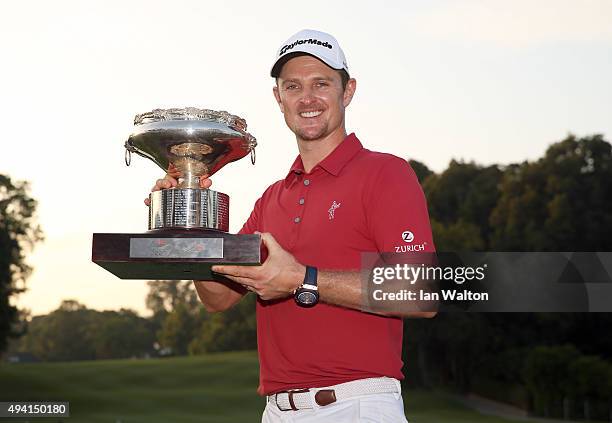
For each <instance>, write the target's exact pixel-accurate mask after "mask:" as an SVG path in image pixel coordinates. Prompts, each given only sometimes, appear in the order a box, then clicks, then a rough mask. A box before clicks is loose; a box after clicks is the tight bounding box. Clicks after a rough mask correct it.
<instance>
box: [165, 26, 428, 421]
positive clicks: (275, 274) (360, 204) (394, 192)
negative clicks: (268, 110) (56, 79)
mask: <svg viewBox="0 0 612 423" xmlns="http://www.w3.org/2000/svg"><path fill="white" fill-rule="evenodd" d="M271 76H272V77H274V78H276V86H275V87H274V88H273V92H274V97H275V99H276V101H277V103H278V105H279V107H280V110H281V112H282V113H283V115H284V118H285V123H286V124H287V126H288V127H289V129H290V130H291V131H292V132H293V133H294V134H295V137H296V140H297V145H298V150H299V156H298V157H297V158H296V159H295V161H294V163H293V165H292V166H291V169H290V171H289V173H288V174H287V176H286V178H285V179H283V180H280V181H278V182H276V183H274V184H272V185H271V186H270V187H268V189H267V190H266V191H265V192H264V194H263V195H262V197H261V198H260V199H259V200H258V201H257V202H256V204H255V207H254V210H253V212H252V213H251V216H250V217H249V219H248V220H247V222H246V223H245V225H244V227H243V228H242V230H241V233H254V232H259V233H261V234H262V239H263V242H264V244H265V246H266V247H267V249H268V257H267V259H266V260H265V262H264V263H263V264H262V265H261V266H256V267H247V266H215V267H213V270H214V271H215V272H217V273H219V274H222V275H225V276H227V278H229V279H230V280H231V281H233V282H228V283H221V282H214V281H195V286H196V289H197V292H198V295H199V296H200V299H201V301H202V303H203V304H204V306H205V308H206V309H207V310H208V311H210V312H217V311H223V310H226V309H228V308H230V307H231V306H233V305H234V304H236V303H237V302H238V301H240V300H241V299H242V297H243V296H244V295H245V293H247V291H252V292H254V293H255V294H257V295H258V301H257V332H258V350H259V359H260V363H261V366H260V367H261V369H260V385H259V389H258V392H259V393H260V394H262V395H266V396H267V400H268V402H267V406H266V409H265V411H264V415H263V420H262V421H263V422H280V421H295V422H323V421H325V422H331V421H333V422H345V421H346V422H348V421H351V422H353V421H360V422H370V421H371V422H374V421H376V422H379V421H392V422H402V421H404V422H405V421H406V419H405V416H404V411H403V402H402V398H401V394H400V384H399V380H400V379H402V378H403V375H402V373H401V367H402V364H403V363H402V361H401V350H402V320H401V317H398V316H389V315H381V314H374V313H369V312H364V311H370V310H367V309H366V307H365V305H364V304H363V300H362V296H363V292H362V291H363V288H362V281H361V278H360V273H359V271H358V270H359V269H360V267H361V253H363V252H374V253H383V252H394V251H396V247H398V246H402V245H403V246H405V245H406V243H413V242H414V243H418V244H419V245H421V246H422V248H423V249H424V250H425V251H433V248H434V246H433V242H432V237H431V230H430V226H429V217H428V214H427V207H426V203H425V199H424V196H423V193H422V190H421V188H420V186H419V184H418V181H417V179H416V177H415V175H414V172H413V171H412V169H411V168H410V166H409V165H408V163H407V162H406V161H405V160H403V159H400V158H398V157H395V156H392V155H389V154H383V153H376V152H372V151H369V150H367V149H364V148H363V147H362V145H361V143H360V141H359V140H358V139H357V137H356V136H355V134H350V135H347V133H346V129H345V109H346V107H348V106H349V104H350V103H351V100H352V98H353V95H354V93H355V89H356V81H355V79H353V78H350V77H349V73H348V65H347V63H346V59H345V56H344V53H343V51H342V50H341V49H340V46H339V45H338V42H337V40H336V39H335V38H334V37H333V36H331V35H329V34H326V33H323V32H318V31H312V30H304V31H300V32H298V33H297V34H295V35H293V36H292V37H291V38H289V40H287V41H286V42H285V43H284V44H283V45H282V46H281V47H280V49H279V51H278V54H277V58H276V61H275V63H274V65H273V67H272V70H271ZM401 141H403V140H401ZM201 184H202V187H204V188H208V187H210V184H211V181H210V180H209V179H204V180H203V181H202V183H201ZM175 185H176V180H175V179H174V178H172V177H171V176H169V175H167V176H166V178H165V179H162V180H159V181H158V182H157V184H156V186H155V187H154V190H156V189H162V188H169V187H171V186H175ZM406 233H409V234H410V236H409V237H407V236H405V234H406ZM434 314H435V313H411V314H410V316H411V317H431V316H432V315H434ZM381 419H382V420H381Z"/></svg>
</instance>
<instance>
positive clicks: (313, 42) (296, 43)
mask: <svg viewBox="0 0 612 423" xmlns="http://www.w3.org/2000/svg"><path fill="white" fill-rule="evenodd" d="M304 43H310V44H316V45H318V46H323V47H327V48H330V49H332V48H333V47H332V46H331V45H330V44H329V43H328V42H327V41H325V42H321V41H319V40H315V39H312V38H309V39H308V40H297V41H295V42H294V43H293V44H287V45H284V46H282V47H281V49H280V53H279V56H282V55H283V54H285V53H286V52H287V50H291V49H292V48H293V47H295V46H296V45H299V44H304Z"/></svg>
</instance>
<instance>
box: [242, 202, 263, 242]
mask: <svg viewBox="0 0 612 423" xmlns="http://www.w3.org/2000/svg"><path fill="white" fill-rule="evenodd" d="M262 198H263V197H262ZM261 203H262V199H261V198H259V199H258V200H257V201H256V202H255V206H254V207H253V211H251V215H250V216H249V218H248V219H247V221H246V222H245V223H244V225H243V226H242V229H240V230H239V231H238V233H239V234H252V233H255V231H260V232H261V229H260V228H261V222H260V219H261V217H260V216H261Z"/></svg>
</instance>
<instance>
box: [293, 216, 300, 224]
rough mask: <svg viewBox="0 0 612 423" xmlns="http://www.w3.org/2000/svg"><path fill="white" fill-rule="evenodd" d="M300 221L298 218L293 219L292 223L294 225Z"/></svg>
mask: <svg viewBox="0 0 612 423" xmlns="http://www.w3.org/2000/svg"><path fill="white" fill-rule="evenodd" d="M300 220H302V219H300V218H299V217H296V218H295V219H293V221H294V222H295V223H300Z"/></svg>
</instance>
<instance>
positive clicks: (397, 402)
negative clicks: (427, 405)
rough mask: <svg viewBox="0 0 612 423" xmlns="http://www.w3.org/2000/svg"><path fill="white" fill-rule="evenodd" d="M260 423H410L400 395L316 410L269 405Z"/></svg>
mask: <svg viewBox="0 0 612 423" xmlns="http://www.w3.org/2000/svg"><path fill="white" fill-rule="evenodd" d="M261 423H408V421H407V420H406V416H405V415H404V401H403V400H402V396H401V395H400V394H398V393H393V394H369V395H362V396H358V397H353V398H350V399H347V400H344V401H339V402H335V403H333V404H329V405H326V406H323V407H320V406H317V407H316V408H314V409H306V410H297V411H281V410H279V409H278V407H277V406H276V404H274V402H268V403H267V404H266V409H265V410H264V413H263V416H262V418H261Z"/></svg>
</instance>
